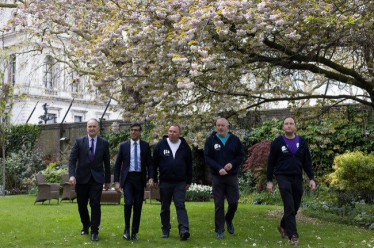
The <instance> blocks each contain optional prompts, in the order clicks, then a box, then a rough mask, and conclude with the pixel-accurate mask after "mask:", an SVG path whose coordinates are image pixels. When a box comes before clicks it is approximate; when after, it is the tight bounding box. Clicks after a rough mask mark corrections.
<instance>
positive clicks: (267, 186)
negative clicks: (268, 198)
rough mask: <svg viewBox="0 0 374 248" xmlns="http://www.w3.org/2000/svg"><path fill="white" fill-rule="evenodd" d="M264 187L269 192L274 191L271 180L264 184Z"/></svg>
mask: <svg viewBox="0 0 374 248" xmlns="http://www.w3.org/2000/svg"><path fill="white" fill-rule="evenodd" d="M266 189H267V190H268V191H269V192H270V193H274V184H273V183H272V182H268V183H267V184H266Z"/></svg>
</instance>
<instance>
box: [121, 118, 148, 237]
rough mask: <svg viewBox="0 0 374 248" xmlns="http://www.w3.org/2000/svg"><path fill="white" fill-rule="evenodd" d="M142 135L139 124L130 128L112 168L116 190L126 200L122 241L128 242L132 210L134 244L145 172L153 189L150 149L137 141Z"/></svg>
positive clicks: (145, 177) (140, 141)
mask: <svg viewBox="0 0 374 248" xmlns="http://www.w3.org/2000/svg"><path fill="white" fill-rule="evenodd" d="M141 133H142V127H141V125H140V124H138V123H135V124H133V125H131V126H130V137H131V139H130V140H128V141H126V142H123V143H121V145H120V147H119V150H118V155H117V160H116V164H115V167H114V182H115V189H116V190H117V191H118V192H121V190H120V187H122V188H123V196H124V198H125V207H124V215H125V230H124V232H123V238H124V239H126V240H130V218H131V210H132V209H133V212H134V215H133V219H132V228H131V239H132V240H134V241H137V240H138V237H137V233H138V232H139V225H140V215H141V211H142V206H143V199H144V187H145V186H146V182H147V172H148V177H149V185H150V187H153V167H152V157H151V149H150V147H149V144H148V143H147V142H145V141H143V140H140V136H141ZM139 145H140V147H139ZM120 178H121V181H120Z"/></svg>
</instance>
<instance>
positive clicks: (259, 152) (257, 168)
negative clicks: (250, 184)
mask: <svg viewBox="0 0 374 248" xmlns="http://www.w3.org/2000/svg"><path fill="white" fill-rule="evenodd" d="M270 145H271V141H269V140H261V142H260V143H257V144H255V145H253V146H251V147H250V148H248V158H247V160H246V161H245V162H244V168H243V170H242V171H243V172H245V171H247V170H251V171H252V174H253V176H254V180H255V183H256V189H257V191H258V192H261V191H263V190H264V189H266V170H267V164H268V157H269V153H270Z"/></svg>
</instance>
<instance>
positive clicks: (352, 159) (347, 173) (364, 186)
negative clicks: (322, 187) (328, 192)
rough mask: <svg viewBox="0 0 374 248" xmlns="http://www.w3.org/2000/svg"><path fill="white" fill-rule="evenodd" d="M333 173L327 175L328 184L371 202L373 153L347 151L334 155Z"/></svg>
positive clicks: (373, 175)
mask: <svg viewBox="0 0 374 248" xmlns="http://www.w3.org/2000/svg"><path fill="white" fill-rule="evenodd" d="M333 169H334V170H335V171H334V172H333V173H331V174H330V175H328V181H329V182H330V186H331V187H333V188H335V189H337V190H339V191H345V192H352V193H354V195H357V196H361V197H362V198H363V199H365V200H366V201H370V202H372V200H373V195H374V187H373V185H374V154H373V153H372V154H370V155H364V154H363V153H362V152H359V151H356V152H348V153H345V154H343V155H339V156H336V157H335V159H334V165H333Z"/></svg>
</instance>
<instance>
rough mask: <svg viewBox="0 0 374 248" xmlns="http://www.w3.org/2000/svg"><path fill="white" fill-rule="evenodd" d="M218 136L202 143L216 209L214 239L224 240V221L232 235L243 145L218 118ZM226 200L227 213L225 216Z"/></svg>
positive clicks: (216, 134) (227, 123)
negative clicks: (215, 235)
mask: <svg viewBox="0 0 374 248" xmlns="http://www.w3.org/2000/svg"><path fill="white" fill-rule="evenodd" d="M216 129H217V132H213V133H212V135H210V136H209V137H208V138H207V139H206V142H205V147H204V157H205V162H206V163H207V164H209V165H210V172H211V174H212V183H213V197H214V206H215V217H214V218H215V231H216V233H217V239H222V238H223V233H224V231H225V221H226V225H227V231H228V232H229V233H230V234H233V233H234V225H233V223H232V220H233V219H234V215H235V212H236V210H237V208H238V201H239V184H238V171H239V166H240V165H241V163H242V162H243V160H244V150H243V145H242V143H241V142H240V140H239V138H238V137H237V136H235V135H234V134H232V133H231V132H229V122H228V121H227V120H226V119H225V118H219V119H218V120H217V122H216ZM225 197H226V199H227V203H228V205H229V206H228V210H227V213H226V215H225V204H224V203H225Z"/></svg>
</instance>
